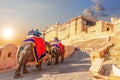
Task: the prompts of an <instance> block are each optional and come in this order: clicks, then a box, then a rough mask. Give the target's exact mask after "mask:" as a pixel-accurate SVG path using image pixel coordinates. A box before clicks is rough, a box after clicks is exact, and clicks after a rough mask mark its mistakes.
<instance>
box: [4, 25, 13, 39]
mask: <svg viewBox="0 0 120 80" xmlns="http://www.w3.org/2000/svg"><path fill="white" fill-rule="evenodd" d="M13 34H14V31H13V29H12V28H11V27H5V28H4V29H3V30H2V37H3V38H4V39H8V40H10V39H12V37H13Z"/></svg>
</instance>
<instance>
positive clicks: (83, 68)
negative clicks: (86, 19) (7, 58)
mask: <svg viewBox="0 0 120 80" xmlns="http://www.w3.org/2000/svg"><path fill="white" fill-rule="evenodd" d="M43 66H44V69H42V70H41V71H36V68H35V67H34V66H32V67H29V68H28V70H29V71H30V73H28V74H24V75H22V76H23V77H21V78H19V79H17V80H81V79H82V80H91V75H90V73H89V71H88V70H89V68H90V58H89V56H88V55H87V54H86V53H84V52H81V51H80V50H76V51H74V52H73V53H72V54H71V55H70V56H69V57H68V58H66V59H65V61H64V63H59V64H58V65H53V64H52V65H51V66H47V65H46V64H43ZM14 72H15V71H14V70H13V71H10V72H5V73H2V74H0V80H16V79H14V78H13V76H14Z"/></svg>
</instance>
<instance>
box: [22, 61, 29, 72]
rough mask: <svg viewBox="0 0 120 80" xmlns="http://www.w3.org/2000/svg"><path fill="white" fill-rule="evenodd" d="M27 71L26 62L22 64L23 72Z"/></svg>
mask: <svg viewBox="0 0 120 80" xmlns="http://www.w3.org/2000/svg"><path fill="white" fill-rule="evenodd" d="M26 73H28V70H27V66H26V63H25V64H24V65H23V74H26Z"/></svg>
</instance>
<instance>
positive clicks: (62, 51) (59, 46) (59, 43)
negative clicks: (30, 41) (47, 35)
mask: <svg viewBox="0 0 120 80" xmlns="http://www.w3.org/2000/svg"><path fill="white" fill-rule="evenodd" d="M52 46H56V47H58V48H60V51H61V54H62V55H63V54H64V45H63V44H62V43H61V42H58V43H57V44H56V43H53V44H52Z"/></svg>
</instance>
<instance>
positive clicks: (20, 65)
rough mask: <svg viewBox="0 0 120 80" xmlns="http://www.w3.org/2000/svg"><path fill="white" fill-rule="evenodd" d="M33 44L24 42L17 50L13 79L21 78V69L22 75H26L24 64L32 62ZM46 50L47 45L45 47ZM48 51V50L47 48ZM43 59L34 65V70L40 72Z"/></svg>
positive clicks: (33, 59)
mask: <svg viewBox="0 0 120 80" xmlns="http://www.w3.org/2000/svg"><path fill="white" fill-rule="evenodd" d="M34 46H35V45H34V43H33V42H24V43H23V44H22V45H20V47H19V48H18V50H17V54H16V57H17V66H16V71H15V77H14V78H19V77H20V76H21V69H23V71H22V73H23V74H25V73H28V70H27V67H26V64H27V63H28V62H34V61H35V58H34ZM46 48H47V45H46ZM47 49H48V48H47ZM44 59H45V58H42V59H41V60H40V61H39V63H38V64H37V65H36V68H37V69H38V70H41V65H42V62H43V60H44Z"/></svg>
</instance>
